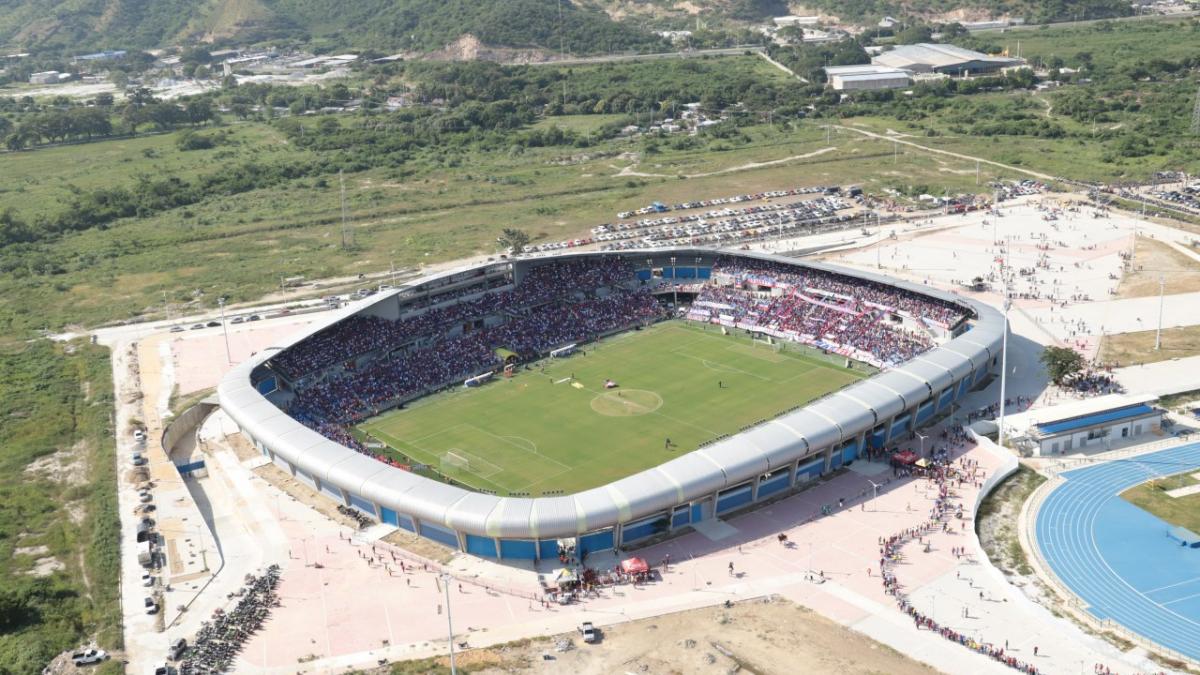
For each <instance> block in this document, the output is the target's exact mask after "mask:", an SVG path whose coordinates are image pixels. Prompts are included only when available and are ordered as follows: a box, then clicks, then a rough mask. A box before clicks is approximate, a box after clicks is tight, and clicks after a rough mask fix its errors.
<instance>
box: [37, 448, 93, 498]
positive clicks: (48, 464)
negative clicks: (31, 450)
mask: <svg viewBox="0 0 1200 675" xmlns="http://www.w3.org/2000/svg"><path fill="white" fill-rule="evenodd" d="M89 450H90V446H89V445H88V443H87V442H86V441H79V442H78V443H76V444H75V445H73V446H71V448H70V449H59V450H57V451H55V452H52V453H50V454H49V455H46V456H45V457H39V458H37V459H35V460H33V461H32V462H30V463H29V464H27V465H26V466H25V473H27V474H31V475H34V476H37V477H40V478H44V479H47V480H50V481H53V482H55V483H61V484H63V485H67V486H70V487H78V486H81V485H87V482H88V470H87V469H88V454H89Z"/></svg>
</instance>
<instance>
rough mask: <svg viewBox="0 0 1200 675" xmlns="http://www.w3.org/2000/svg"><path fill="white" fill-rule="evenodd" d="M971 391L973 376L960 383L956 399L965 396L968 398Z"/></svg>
mask: <svg viewBox="0 0 1200 675" xmlns="http://www.w3.org/2000/svg"><path fill="white" fill-rule="evenodd" d="M970 390H971V376H970V375H968V376H966V377H964V378H963V379H962V381H961V382H959V383H958V396H956V397H955V398H962V397H963V396H966V395H967V392H968V391H970Z"/></svg>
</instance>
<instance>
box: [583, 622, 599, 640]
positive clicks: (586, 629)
mask: <svg viewBox="0 0 1200 675" xmlns="http://www.w3.org/2000/svg"><path fill="white" fill-rule="evenodd" d="M579 634H580V635H582V636H583V641H584V642H587V643H589V644H591V643H593V642H596V641H597V640H599V639H600V631H598V630H596V627H595V626H593V625H592V622H591V621H584V622H583V623H582V624H580V626H579Z"/></svg>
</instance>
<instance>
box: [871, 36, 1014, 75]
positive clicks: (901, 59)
mask: <svg viewBox="0 0 1200 675" xmlns="http://www.w3.org/2000/svg"><path fill="white" fill-rule="evenodd" d="M871 63H873V64H875V65H877V66H885V67H888V68H899V69H901V70H907V71H908V72H910V73H912V74H914V75H915V74H918V73H943V74H946V75H978V74H980V73H994V72H997V71H1000V70H1003V69H1005V68H1011V67H1013V66H1019V65H1022V64H1023V63H1024V61H1022V60H1021V59H1014V58H1010V57H1007V56H989V55H987V54H984V53H982V52H976V51H972V50H970V49H963V48H962V47H955V46H954V45H939V44H930V43H921V44H915V45H901V46H899V47H896V48H895V49H892V50H889V51H886V52H883V53H881V54H879V55H878V56H876V57H875V58H873V59H871Z"/></svg>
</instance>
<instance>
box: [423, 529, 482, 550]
mask: <svg viewBox="0 0 1200 675" xmlns="http://www.w3.org/2000/svg"><path fill="white" fill-rule="evenodd" d="M421 536H422V537H425V538H426V539H432V540H434V541H436V542H437V543H439V544H445V545H446V546H449V547H450V548H452V549H454V550H458V535H457V534H455V533H454V532H453V531H451V530H448V529H446V528H444V527H441V526H439V525H431V524H429V523H421ZM492 555H493V556H494V555H495V553H492Z"/></svg>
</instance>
